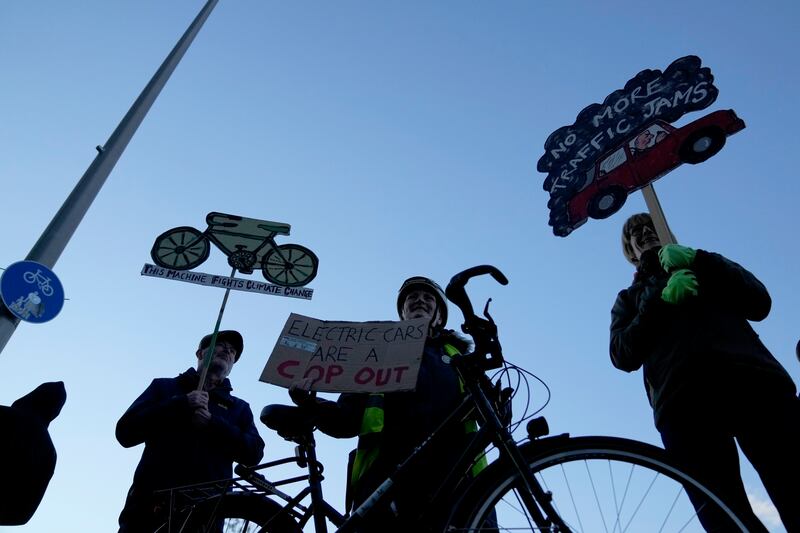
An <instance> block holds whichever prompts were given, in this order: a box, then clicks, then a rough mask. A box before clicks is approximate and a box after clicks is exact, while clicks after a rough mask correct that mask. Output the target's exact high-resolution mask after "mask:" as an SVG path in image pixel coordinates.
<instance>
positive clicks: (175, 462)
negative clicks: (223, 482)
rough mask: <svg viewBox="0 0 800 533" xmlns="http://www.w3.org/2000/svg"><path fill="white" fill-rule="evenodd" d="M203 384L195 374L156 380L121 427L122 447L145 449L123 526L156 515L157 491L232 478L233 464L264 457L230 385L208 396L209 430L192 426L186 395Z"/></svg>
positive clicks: (248, 414) (255, 461)
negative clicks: (141, 516) (139, 515)
mask: <svg viewBox="0 0 800 533" xmlns="http://www.w3.org/2000/svg"><path fill="white" fill-rule="evenodd" d="M198 379H199V376H198V374H197V371H196V370H195V369H193V368H190V369H189V370H187V371H186V372H184V373H182V374H180V375H179V376H177V377H175V378H158V379H154V380H153V382H152V383H151V384H150V386H149V387H147V389H146V390H145V391H144V392H143V393H142V394H141V396H139V397H138V398H137V399H136V401H134V402H133V404H132V405H131V406H130V407H129V408H128V410H127V411H125V414H123V415H122V418H120V419H119V422H117V430H116V436H117V440H118V441H119V443H120V444H121V445H122V446H124V447H126V448H130V447H132V446H136V445H138V444H141V443H144V445H145V447H144V452H143V453H142V458H141V460H140V461H139V465H138V466H137V467H136V472H135V473H134V476H133V484H132V485H131V489H130V491H129V492H128V499H127V501H126V503H125V508H124V509H123V510H122V514H121V515H120V523H121V524H124V523H125V522H126V520H127V519H129V518H132V517H135V516H136V513H140V512H147V511H148V510H149V511H150V512H152V503H151V502H152V499H151V497H152V494H153V491H156V490H161V489H169V488H173V487H178V486H182V485H189V484H193V483H202V482H205V481H214V480H218V479H225V478H229V477H231V475H232V473H233V467H232V463H233V462H234V461H235V462H237V463H242V464H245V465H255V464H258V462H259V461H260V460H261V458H262V457H263V456H264V441H263V440H262V439H261V437H260V436H259V434H258V431H257V430H256V427H255V425H254V424H253V413H252V412H251V411H250V406H249V405H248V404H247V402H245V401H243V400H241V399H239V398H236V397H235V396H232V395H231V390H232V389H231V384H230V381H228V380H227V379H225V380H224V381H223V383H222V384H220V385H218V386H217V387H215V388H214V389H212V390H211V391H209V394H208V410H209V412H210V413H211V420H210V421H209V424H208V425H207V426H205V427H194V426H193V425H192V422H191V418H192V409H191V407H190V406H189V403H188V400H187V397H186V395H187V394H188V393H189V392H191V391H193V390H195V389H196V388H197V383H198ZM142 506H150V508H149V509H147V508H146V507H145V508H143V507H142Z"/></svg>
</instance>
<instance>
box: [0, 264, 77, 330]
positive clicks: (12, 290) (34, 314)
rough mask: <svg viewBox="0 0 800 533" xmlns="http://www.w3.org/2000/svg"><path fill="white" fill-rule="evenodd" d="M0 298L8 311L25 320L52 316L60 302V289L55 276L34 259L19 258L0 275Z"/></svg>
mask: <svg viewBox="0 0 800 533" xmlns="http://www.w3.org/2000/svg"><path fill="white" fill-rule="evenodd" d="M0 297H2V299H3V303H4V304H5V305H6V307H7V308H8V310H9V311H11V313H12V314H13V315H14V316H16V317H17V318H19V319H20V320H24V321H26V322H34V323H41V322H47V321H48V320H51V319H53V318H55V316H56V315H57V314H58V313H59V311H61V308H62V307H63V305H64V288H63V287H62V286H61V282H60V281H59V280H58V277H57V276H56V275H55V274H54V273H53V272H52V271H51V270H50V269H49V268H47V267H46V266H44V265H42V264H39V263H37V262H35V261H19V262H17V263H14V264H13V265H11V266H9V267H8V268H7V269H6V271H5V272H3V276H2V278H0Z"/></svg>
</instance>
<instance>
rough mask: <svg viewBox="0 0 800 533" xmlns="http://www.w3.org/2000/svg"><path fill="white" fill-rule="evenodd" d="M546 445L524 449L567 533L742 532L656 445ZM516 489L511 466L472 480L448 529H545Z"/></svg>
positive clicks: (582, 441)
mask: <svg viewBox="0 0 800 533" xmlns="http://www.w3.org/2000/svg"><path fill="white" fill-rule="evenodd" d="M548 441H549V439H543V440H542V441H535V442H533V443H530V444H528V445H526V446H524V447H523V448H522V450H523V453H524V456H525V459H526V462H527V463H528V465H529V466H530V469H531V472H532V473H533V474H534V477H535V478H536V479H537V481H538V482H539V484H540V485H541V486H542V488H543V489H544V490H545V492H547V493H548V494H550V496H551V504H552V506H553V508H554V509H555V512H556V513H557V514H558V515H559V516H560V517H561V519H562V520H563V522H564V523H565V524H566V525H567V527H568V528H569V530H571V531H575V532H604V533H610V532H614V531H620V532H622V531H653V532H655V531H658V532H669V531H676V532H677V531H681V532H691V531H698V532H701V531H726V532H728V531H744V532H746V531H747V528H746V527H745V525H744V524H743V522H742V521H741V520H740V519H739V518H738V517H737V516H736V514H734V512H733V511H731V509H730V508H729V507H728V506H726V505H725V504H724V503H723V502H722V501H721V500H720V499H719V498H718V497H716V496H715V495H714V494H713V493H712V492H711V491H709V490H708V489H707V488H705V487H704V486H703V485H702V484H701V483H699V482H698V481H697V480H695V479H694V478H693V477H691V476H689V475H687V474H685V473H684V472H682V471H681V470H680V469H678V468H676V467H675V466H673V465H672V463H671V462H670V461H669V460H668V459H667V457H666V454H665V452H664V450H662V449H660V448H656V447H654V446H650V445H648V444H644V443H641V442H636V441H631V440H627V439H618V438H613V437H577V438H571V439H563V440H560V441H556V440H555V438H554V439H553V440H552V441H550V442H548ZM521 486H522V482H521V478H520V475H519V472H518V471H517V470H516V469H515V468H514V467H512V466H511V465H509V464H507V463H494V464H493V465H491V466H490V468H487V469H486V471H485V472H484V473H482V474H481V475H480V476H479V477H478V478H477V479H476V480H475V483H474V484H473V486H472V487H471V488H470V489H469V490H468V492H467V493H466V495H465V496H464V498H463V499H462V501H461V502H460V504H459V505H458V507H457V509H456V511H455V512H454V514H453V518H452V519H451V523H450V526H449V527H448V529H446V531H450V532H455V531H473V532H478V531H484V532H489V531H493V532H498V531H499V532H504V531H515V532H516V531H542V530H543V529H542V528H541V527H539V526H537V525H536V524H535V523H534V522H533V520H532V519H531V517H530V515H529V513H528V512H527V510H526V508H525V506H524V504H523V503H522V500H521V498H520V492H519V491H520V490H524V489H521ZM687 491H689V493H691V494H692V500H694V504H693V502H692V500H690V498H689V496H688V495H687ZM701 521H702V523H701ZM544 530H545V531H546V530H547V529H544ZM550 531H562V530H561V529H558V528H556V527H553V528H552V529H550Z"/></svg>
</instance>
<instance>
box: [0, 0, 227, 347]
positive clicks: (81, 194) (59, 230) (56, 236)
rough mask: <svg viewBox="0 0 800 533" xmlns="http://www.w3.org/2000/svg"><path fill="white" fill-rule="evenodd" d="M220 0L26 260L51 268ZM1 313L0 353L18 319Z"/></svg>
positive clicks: (205, 11)
mask: <svg viewBox="0 0 800 533" xmlns="http://www.w3.org/2000/svg"><path fill="white" fill-rule="evenodd" d="M218 1H219V0H208V1H207V2H206V4H205V5H204V6H203V8H202V9H201V10H200V13H198V15H197V16H196V17H195V19H194V20H193V21H192V23H191V24H190V25H189V27H188V29H187V30H186V32H185V33H184V34H183V36H182V37H181V38H180V40H179V41H178V43H177V44H176V45H175V47H174V48H173V49H172V51H171V52H170V53H169V55H168V56H167V58H166V59H165V60H164V62H163V63H162V64H161V66H160V67H159V68H158V70H157V71H156V73H155V74H154V75H153V77H152V78H151V79H150V82H149V83H148V84H147V86H146V87H145V88H144V89H143V90H142V92H141V94H139V97H138V98H137V99H136V101H135V102H134V103H133V105H131V108H130V109H129V110H128V112H127V113H126V114H125V116H124V117H123V118H122V120H121V121H120V123H119V125H118V126H117V128H116V129H115V130H114V132H113V133H112V134H111V136H110V137H109V138H108V141H106V144H104V145H102V146H98V147H97V151H98V154H97V156H96V157H95V158H94V161H92V164H91V165H89V168H87V169H86V172H85V173H84V174H83V176H82V177H81V179H80V181H78V184H77V185H76V186H75V188H74V189H73V190H72V192H71V193H70V195H69V196H68V197H67V199H66V200H65V201H64V204H63V205H62V206H61V209H59V210H58V212H57V213H56V215H55V216H54V217H53V219H52V220H51V221H50V224H49V225H48V226H47V228H46V229H45V230H44V232H43V233H42V235H41V236H40V237H39V240H38V241H36V244H34V245H33V248H31V251H30V253H28V256H27V257H26V259H27V260H29V261H36V262H38V263H41V264H43V265H45V266H46V267H48V268H52V267H53V266H54V265H55V264H56V261H58V258H59V257H60V256H61V253H62V252H63V251H64V248H65V247H66V246H67V242H69V240H70V238H71V237H72V234H73V233H75V230H76V229H77V227H78V225H79V224H80V222H81V220H82V219H83V217H84V215H85V214H86V212H87V211H88V210H89V206H90V205H92V202H93V201H94V199H95V197H96V196H97V193H98V192H100V189H101V188H102V186H103V184H104V183H105V181H106V178H108V175H109V174H110V173H111V171H112V170H113V169H114V166H115V165H116V164H117V161H118V160H119V158H120V156H121V155H122V152H124V151H125V148H126V147H127V146H128V142H130V140H131V138H132V137H133V135H134V133H136V130H137V129H138V128H139V125H140V124H141V123H142V121H143V120H144V117H145V116H146V115H147V112H148V111H149V110H150V107H151V106H152V105H153V102H155V100H156V98H157V97H158V95H159V93H160V92H161V89H163V88H164V85H166V83H167V80H169V77H170V75H171V74H172V72H173V71H174V70H175V67H177V66H178V63H180V61H181V59H182V58H183V55H184V54H185V53H186V50H188V48H189V46H190V45H191V44H192V41H193V40H194V38H195V36H196V35H197V33H198V32H199V31H200V28H202V27H203V24H204V23H205V21H206V19H208V16H209V15H210V14H211V12H212V11H213V10H214V7H215V6H216V5H217V2H218ZM0 307H1V308H2V312H0V352H2V350H3V348H4V347H5V345H6V343H8V340H9V339H10V338H11V335H12V334H13V333H14V330H15V329H16V327H17V323H18V322H19V320H18V319H17V318H16V317H14V316H13V315H12V314H11V313H10V312H9V311H8V310H7V309H5V307H4V306H3V305H2V303H1V302H0Z"/></svg>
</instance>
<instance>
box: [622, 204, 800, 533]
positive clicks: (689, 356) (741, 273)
mask: <svg viewBox="0 0 800 533" xmlns="http://www.w3.org/2000/svg"><path fill="white" fill-rule="evenodd" d="M622 248H623V253H624V255H625V257H626V259H628V261H630V262H631V263H632V264H633V265H634V266H635V267H636V274H635V276H634V279H633V283H632V284H631V286H630V287H629V288H627V289H625V290H623V291H621V292H620V293H619V295H618V296H617V299H616V302H615V304H614V307H613V309H612V311H611V342H610V354H611V361H612V362H613V364H614V366H616V367H617V368H619V369H620V370H624V371H626V372H633V371H636V370H638V369H639V368H643V369H644V372H643V374H644V381H645V389H646V391H647V396H648V399H649V400H650V404H651V406H652V407H653V414H654V419H655V424H656V428H657V429H658V431H659V433H660V434H661V440H662V442H663V443H664V447H665V449H666V450H667V452H668V453H669V454H671V456H672V457H673V458H674V459H675V460H676V461H678V463H679V464H680V465H681V466H682V467H683V468H685V469H686V470H687V471H688V472H689V473H691V474H693V475H695V476H696V477H697V478H699V479H700V480H701V481H702V482H703V483H705V484H706V485H707V486H708V487H709V488H710V489H711V490H712V491H714V492H715V493H716V494H717V495H718V496H720V497H721V498H722V499H723V501H726V502H727V503H728V505H729V506H731V508H732V509H733V510H735V511H736V512H737V514H738V515H739V516H740V517H741V518H742V519H744V520H745V521H746V523H747V524H748V527H749V529H750V530H751V531H766V530H765V529H764V527H763V525H762V524H761V523H760V522H759V521H758V519H757V518H756V516H755V514H754V513H753V511H752V509H751V507H750V504H749V503H748V500H747V495H746V493H745V489H744V486H743V483H742V479H741V475H740V472H739V453H738V451H737V449H736V443H737V442H738V444H739V446H740V447H741V449H742V451H743V452H744V454H745V455H746V456H747V458H748V460H750V462H751V463H752V464H753V466H754V467H755V469H756V471H757V472H758V473H759V476H760V477H761V480H762V481H763V483H764V486H765V488H766V489H767V492H768V493H769V496H770V498H771V499H772V502H773V503H774V504H775V507H776V508H777V509H778V512H779V513H780V516H781V520H782V521H783V523H784V526H785V527H786V528H787V529H788V530H789V531H800V506H798V505H797V488H796V487H797V479H798V478H800V459H799V457H798V450H800V402H798V401H797V397H796V396H795V394H796V388H795V384H794V382H793V381H792V379H791V377H790V376H789V374H788V373H787V372H786V370H785V369H784V368H783V367H782V366H781V364H780V363H779V362H778V361H777V360H776V359H775V358H774V357H773V356H772V354H771V353H770V352H769V350H767V348H766V347H765V346H764V344H763V343H762V342H761V341H760V340H759V338H758V335H757V334H756V333H755V331H753V328H752V327H751V326H750V323H749V321H760V320H763V319H764V318H766V316H767V314H768V313H769V310H770V307H771V299H770V296H769V293H768V292H767V290H766V288H765V287H764V285H763V284H762V283H761V282H760V281H759V280H758V279H756V277H755V276H753V274H751V273H750V272H748V271H747V270H745V269H744V268H743V267H742V266H741V265H738V264H736V263H734V262H733V261H730V260H728V259H726V258H725V257H723V256H721V255H719V254H716V253H713V252H708V251H705V250H695V249H692V248H689V247H687V246H680V245H677V244H667V245H665V246H661V241H660V240H659V238H658V236H657V234H656V231H655V227H654V225H653V221H652V219H651V218H650V216H649V215H648V214H646V213H642V214H637V215H633V216H632V217H630V218H629V219H628V220H627V221H626V222H625V224H624V226H623V230H622ZM689 496H690V497H692V492H691V491H689ZM698 511H700V512H699V517H700V520H701V522H702V523H703V526H704V527H705V528H706V529H707V530H709V531H710V530H718V528H716V527H715V526H716V524H715V517H713V516H711V515H709V514H708V513H707V511H706V512H704V511H703V510H700V509H698Z"/></svg>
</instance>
